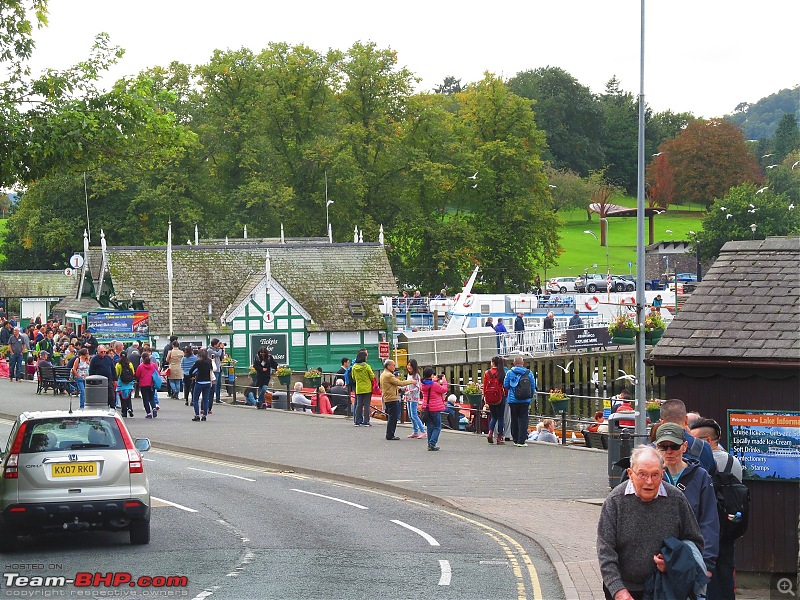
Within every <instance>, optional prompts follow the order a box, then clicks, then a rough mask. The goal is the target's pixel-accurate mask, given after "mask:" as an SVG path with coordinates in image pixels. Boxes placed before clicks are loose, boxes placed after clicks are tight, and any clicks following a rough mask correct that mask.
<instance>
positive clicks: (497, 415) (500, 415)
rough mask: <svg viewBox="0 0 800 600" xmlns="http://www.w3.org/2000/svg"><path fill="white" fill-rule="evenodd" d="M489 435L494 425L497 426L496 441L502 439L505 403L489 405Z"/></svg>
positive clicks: (503, 401) (492, 431)
mask: <svg viewBox="0 0 800 600" xmlns="http://www.w3.org/2000/svg"><path fill="white" fill-rule="evenodd" d="M489 414H490V415H491V418H490V419H489V435H492V434H493V433H494V428H495V425H497V439H501V438H502V437H503V430H504V428H505V415H506V401H505V399H504V400H502V401H501V402H500V403H498V404H490V405H489Z"/></svg>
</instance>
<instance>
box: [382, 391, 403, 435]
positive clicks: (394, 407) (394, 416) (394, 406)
mask: <svg viewBox="0 0 800 600" xmlns="http://www.w3.org/2000/svg"><path fill="white" fill-rule="evenodd" d="M385 406H386V439H387V440H388V439H390V438H393V437H394V434H395V433H396V431H397V421H398V420H399V419H400V410H401V407H400V400H399V399H398V400H395V401H394V402H386V403H385Z"/></svg>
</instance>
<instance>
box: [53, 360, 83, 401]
mask: <svg viewBox="0 0 800 600" xmlns="http://www.w3.org/2000/svg"><path fill="white" fill-rule="evenodd" d="M53 373H54V374H55V381H56V388H57V391H59V392H62V391H63V392H67V394H69V395H70V396H72V395H73V394H77V393H78V388H77V387H75V383H74V381H73V379H72V370H71V369H70V368H69V367H67V366H62V367H53ZM55 392H56V390H53V393H55Z"/></svg>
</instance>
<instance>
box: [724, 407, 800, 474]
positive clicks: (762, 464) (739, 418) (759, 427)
mask: <svg viewBox="0 0 800 600" xmlns="http://www.w3.org/2000/svg"><path fill="white" fill-rule="evenodd" d="M728 440H729V444H730V448H728V452H730V453H731V454H733V455H734V456H736V457H737V458H738V459H739V461H741V463H742V468H743V470H744V478H745V479H750V480H758V481H795V482H797V481H800V412H792V411H762V410H749V409H746V410H745V409H739V410H737V409H729V410H728Z"/></svg>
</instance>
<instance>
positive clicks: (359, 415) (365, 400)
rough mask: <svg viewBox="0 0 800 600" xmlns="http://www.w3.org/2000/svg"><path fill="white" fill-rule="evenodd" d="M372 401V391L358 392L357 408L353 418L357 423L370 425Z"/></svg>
mask: <svg viewBox="0 0 800 600" xmlns="http://www.w3.org/2000/svg"><path fill="white" fill-rule="evenodd" d="M371 403H372V392H367V393H366V394H356V410H355V412H354V413H353V420H354V421H355V423H356V425H369V413H370V408H371Z"/></svg>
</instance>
